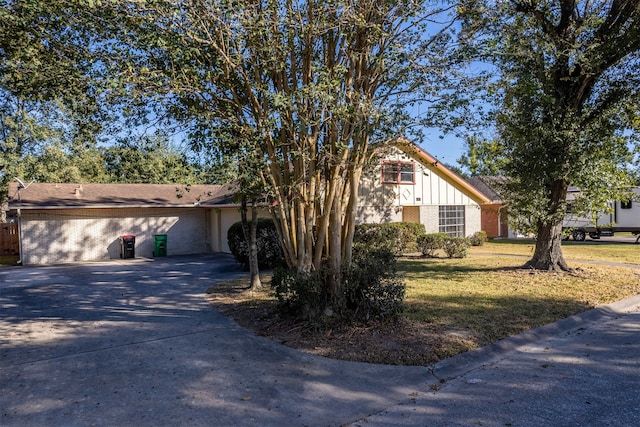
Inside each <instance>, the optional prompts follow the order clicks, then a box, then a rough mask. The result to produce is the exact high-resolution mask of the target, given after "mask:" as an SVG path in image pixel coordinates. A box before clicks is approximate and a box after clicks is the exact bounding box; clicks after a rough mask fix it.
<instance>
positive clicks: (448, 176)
mask: <svg viewBox="0 0 640 427" xmlns="http://www.w3.org/2000/svg"><path fill="white" fill-rule="evenodd" d="M395 145H396V147H398V148H399V149H400V150H402V151H403V152H404V153H405V154H407V155H408V156H410V157H413V158H414V159H416V160H418V161H419V162H420V163H421V164H422V165H423V166H424V167H426V168H427V169H429V170H430V171H433V172H435V173H437V174H439V175H440V176H441V177H443V179H445V180H446V181H447V182H449V183H450V184H451V185H452V186H454V187H455V188H457V189H458V190H459V191H461V192H462V193H463V194H466V195H467V196H468V197H469V198H471V199H472V200H474V201H475V202H476V203H478V204H480V205H483V204H487V203H491V200H489V198H487V196H485V195H484V194H482V193H481V192H480V191H478V190H476V189H475V188H474V187H472V186H471V185H469V183H468V182H466V181H465V180H464V179H463V178H462V177H460V176H458V175H457V174H456V173H455V172H453V171H452V170H450V169H449V168H447V167H446V166H444V165H443V164H442V163H440V161H439V160H438V159H436V158H435V157H433V156H432V155H430V154H429V153H427V152H426V151H424V150H423V149H422V148H420V147H419V146H417V145H416V144H414V143H413V142H411V141H409V140H408V139H406V138H400V139H398V140H397V141H396V142H395Z"/></svg>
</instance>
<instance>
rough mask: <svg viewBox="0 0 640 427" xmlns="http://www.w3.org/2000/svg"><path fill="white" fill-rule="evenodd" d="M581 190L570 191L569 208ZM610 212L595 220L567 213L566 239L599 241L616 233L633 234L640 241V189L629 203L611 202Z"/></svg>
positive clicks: (565, 220) (563, 224) (563, 227)
mask: <svg viewBox="0 0 640 427" xmlns="http://www.w3.org/2000/svg"><path fill="white" fill-rule="evenodd" d="M578 192H579V190H577V189H576V190H573V191H572V190H570V191H569V194H568V196H567V200H569V206H571V200H572V199H574V198H575V196H576V193H578ZM609 206H610V208H611V211H610V212H601V213H598V214H597V216H595V221H594V218H591V217H579V216H576V215H572V214H571V212H567V215H566V216H565V219H564V221H563V223H562V229H563V230H564V231H565V232H566V233H567V234H566V236H567V237H566V238H567V239H568V238H569V236H571V237H573V239H574V240H577V241H583V240H585V238H586V237H587V236H589V237H590V238H592V239H599V238H600V237H602V236H613V235H614V234H615V233H616V232H618V233H619V232H631V233H632V234H633V235H634V236H636V243H638V241H639V240H640V187H636V188H634V189H633V197H632V199H631V200H629V201H627V202H621V201H616V202H611V203H610V204H609Z"/></svg>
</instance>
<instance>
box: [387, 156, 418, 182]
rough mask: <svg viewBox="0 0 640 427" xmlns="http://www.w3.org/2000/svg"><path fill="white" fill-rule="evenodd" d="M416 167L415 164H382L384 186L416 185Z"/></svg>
mask: <svg viewBox="0 0 640 427" xmlns="http://www.w3.org/2000/svg"><path fill="white" fill-rule="evenodd" d="M415 176H416V165H415V163H414V162H395V161H385V162H382V183H383V184H415V183H416V180H415Z"/></svg>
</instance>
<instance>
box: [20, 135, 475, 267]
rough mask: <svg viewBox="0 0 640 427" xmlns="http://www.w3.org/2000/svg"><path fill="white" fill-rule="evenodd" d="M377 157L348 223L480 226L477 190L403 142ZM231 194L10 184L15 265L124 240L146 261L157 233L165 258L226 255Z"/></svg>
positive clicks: (199, 188)
mask: <svg viewBox="0 0 640 427" xmlns="http://www.w3.org/2000/svg"><path fill="white" fill-rule="evenodd" d="M385 153H386V154H385V155H384V156H382V157H381V158H380V159H379V161H378V162H377V163H376V164H375V165H374V166H373V167H372V168H371V170H369V171H368V173H366V174H365V176H364V177H363V179H362V181H361V185H360V190H359V204H358V206H357V220H358V222H360V223H364V222H397V221H407V222H420V223H422V224H424V225H425V229H426V231H427V233H435V232H445V233H447V234H450V235H453V236H468V235H471V234H473V233H474V232H476V231H479V230H480V205H481V204H482V203H487V202H488V199H487V198H486V197H485V196H484V195H482V193H480V192H478V191H477V190H476V189H475V188H474V187H472V186H471V185H470V184H468V183H467V182H466V181H465V180H463V179H462V178H460V177H459V176H457V175H456V174H455V173H453V172H452V171H451V170H449V169H447V168H446V167H444V166H443V165H441V164H439V163H438V161H437V160H436V159H435V158H433V157H432V156H430V155H429V154H427V153H426V152H424V151H423V150H422V149H420V148H419V147H418V146H416V145H414V144H412V143H411V142H409V141H400V142H398V143H397V144H396V146H394V147H392V148H389V149H388V150H386V151H385ZM233 196H234V188H233V187H232V186H221V185H192V186H185V185H179V184H162V185H159V184H42V183H32V184H28V185H26V186H23V185H22V184H20V185H19V184H18V183H16V182H13V183H11V184H10V186H9V210H10V211H11V212H12V213H13V214H14V215H15V216H17V217H18V223H19V242H20V257H21V261H22V263H23V264H54V263H64V262H73V261H97V260H107V259H114V258H120V257H121V256H122V255H123V253H122V250H123V246H122V242H121V239H120V237H121V236H130V235H131V236H135V256H136V257H152V256H153V255H154V248H155V246H154V245H155V244H156V241H155V236H157V235H166V240H167V242H166V252H167V254H168V255H186V254H195V253H203V252H229V247H228V244H227V231H228V230H229V227H231V225H232V224H233V223H235V222H237V221H239V220H240V212H239V206H238V204H237V203H235V201H234V198H233ZM262 215H264V216H267V215H268V213H267V212H266V211H264V212H263V213H262Z"/></svg>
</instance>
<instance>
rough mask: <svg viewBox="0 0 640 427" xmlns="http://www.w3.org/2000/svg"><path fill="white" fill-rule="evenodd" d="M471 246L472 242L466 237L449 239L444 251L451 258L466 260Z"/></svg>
mask: <svg viewBox="0 0 640 427" xmlns="http://www.w3.org/2000/svg"><path fill="white" fill-rule="evenodd" d="M470 246H471V241H470V240H469V239H468V238H466V237H447V238H446V239H445V242H444V247H443V248H442V249H444V253H446V254H447V256H448V257H449V258H464V257H466V256H467V253H468V251H469V247H470Z"/></svg>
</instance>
